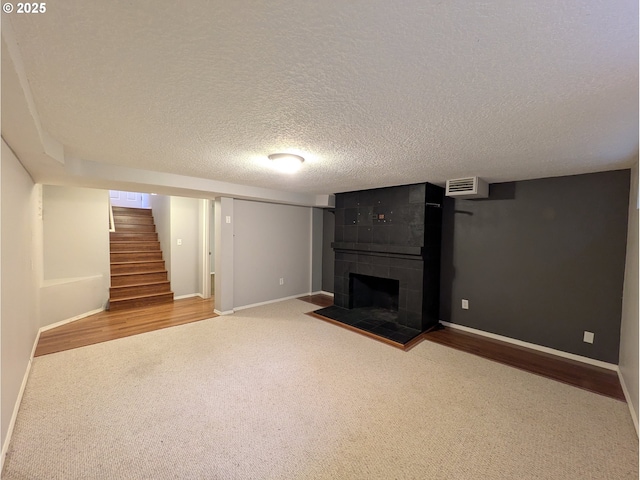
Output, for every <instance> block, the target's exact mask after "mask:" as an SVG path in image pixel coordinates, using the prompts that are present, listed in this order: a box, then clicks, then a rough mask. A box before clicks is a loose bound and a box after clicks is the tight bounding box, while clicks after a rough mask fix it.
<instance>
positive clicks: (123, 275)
mask: <svg viewBox="0 0 640 480" xmlns="http://www.w3.org/2000/svg"><path fill="white" fill-rule="evenodd" d="M149 273H166V270H149V271H147V270H145V271H144V272H123V273H112V274H111V276H112V277H126V276H128V275H147V274H149Z"/></svg>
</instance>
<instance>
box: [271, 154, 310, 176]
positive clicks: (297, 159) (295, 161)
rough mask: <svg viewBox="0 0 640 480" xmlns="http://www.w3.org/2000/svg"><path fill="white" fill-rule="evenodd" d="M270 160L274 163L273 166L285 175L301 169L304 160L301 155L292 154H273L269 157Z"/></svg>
mask: <svg viewBox="0 0 640 480" xmlns="http://www.w3.org/2000/svg"><path fill="white" fill-rule="evenodd" d="M269 160H271V161H272V162H273V165H274V166H275V167H276V168H277V169H278V170H280V171H281V172H285V173H293V172H295V171H297V170H298V169H299V168H300V165H302V162H304V158H302V157H301V156H300V155H294V154H292V153H273V154H271V155H269Z"/></svg>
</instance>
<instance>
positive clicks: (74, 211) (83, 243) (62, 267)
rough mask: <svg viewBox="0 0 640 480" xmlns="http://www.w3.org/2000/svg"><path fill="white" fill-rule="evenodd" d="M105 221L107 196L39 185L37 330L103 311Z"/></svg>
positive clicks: (106, 283)
mask: <svg viewBox="0 0 640 480" xmlns="http://www.w3.org/2000/svg"><path fill="white" fill-rule="evenodd" d="M108 222H109V192H108V191H106V190H98V189H92V188H78V187H60V186H53V185H44V186H42V219H41V236H42V257H41V259H40V261H41V262H42V266H41V273H40V275H41V278H40V279H39V300H40V301H39V326H41V327H44V326H47V325H51V324H53V323H57V322H60V321H62V320H67V319H69V318H72V317H75V316H77V315H82V314H85V313H87V312H91V311H94V310H99V309H101V308H103V307H104V305H105V302H106V300H107V298H108V297H109V277H110V265H109V232H108ZM35 263H38V261H36V262H35Z"/></svg>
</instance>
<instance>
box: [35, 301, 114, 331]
mask: <svg viewBox="0 0 640 480" xmlns="http://www.w3.org/2000/svg"><path fill="white" fill-rule="evenodd" d="M100 312H104V307H103V308H96V309H95V310H91V311H90V312H85V313H81V314H80V315H76V316H75V317H71V318H67V319H66V320H61V321H59V322H56V323H52V324H51V325H45V326H44V327H40V330H38V335H40V333H42V332H46V331H47V330H51V329H52V328H56V327H61V326H62V325H66V324H67V323H71V322H75V321H76V320H80V319H81V318H84V317H88V316H90V315H95V314H96V313H100Z"/></svg>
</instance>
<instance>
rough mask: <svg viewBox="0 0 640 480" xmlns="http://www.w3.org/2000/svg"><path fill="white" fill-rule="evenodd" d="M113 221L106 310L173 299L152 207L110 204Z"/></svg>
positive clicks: (140, 305) (122, 308)
mask: <svg viewBox="0 0 640 480" xmlns="http://www.w3.org/2000/svg"><path fill="white" fill-rule="evenodd" d="M113 223H114V226H115V232H110V233H109V236H110V243H111V288H110V289H109V307H108V310H112V311H114V310H124V309H128V308H136V307H146V306H149V305H158V304H161V303H171V302H173V292H172V291H171V286H170V284H169V280H168V277H167V270H166V268H165V265H164V260H163V259H162V250H161V249H160V242H159V241H158V234H157V233H156V226H155V223H154V221H153V213H152V212H151V210H150V209H147V208H128V207H113Z"/></svg>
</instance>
